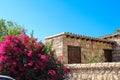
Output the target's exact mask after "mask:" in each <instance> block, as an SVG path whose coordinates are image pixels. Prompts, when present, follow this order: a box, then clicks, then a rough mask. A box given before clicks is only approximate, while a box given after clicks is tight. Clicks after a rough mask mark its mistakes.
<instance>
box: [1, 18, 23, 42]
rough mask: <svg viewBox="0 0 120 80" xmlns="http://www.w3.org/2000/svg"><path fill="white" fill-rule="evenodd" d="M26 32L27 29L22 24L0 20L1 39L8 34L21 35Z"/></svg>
mask: <svg viewBox="0 0 120 80" xmlns="http://www.w3.org/2000/svg"><path fill="white" fill-rule="evenodd" d="M20 34H25V30H24V28H23V27H21V26H20V25H18V24H16V23H15V22H12V21H6V20H5V19H1V20H0V40H3V39H4V36H6V35H20Z"/></svg>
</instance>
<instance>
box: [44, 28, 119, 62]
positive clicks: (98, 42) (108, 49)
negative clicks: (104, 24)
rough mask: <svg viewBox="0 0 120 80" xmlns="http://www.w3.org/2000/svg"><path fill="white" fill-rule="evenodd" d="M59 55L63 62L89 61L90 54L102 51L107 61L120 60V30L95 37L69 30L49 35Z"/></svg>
mask: <svg viewBox="0 0 120 80" xmlns="http://www.w3.org/2000/svg"><path fill="white" fill-rule="evenodd" d="M45 40H46V42H50V43H52V47H53V49H55V54H56V55H57V56H63V63H65V64H71V63H87V60H88V58H89V56H95V55H98V54H100V53H102V54H103V55H104V57H105V60H106V62H114V61H120V30H117V32H115V33H114V34H110V35H107V36H103V37H99V38H93V37H88V36H83V35H78V34H73V33H69V32H63V33H60V34H56V35H54V36H50V37H47V38H46V39H45Z"/></svg>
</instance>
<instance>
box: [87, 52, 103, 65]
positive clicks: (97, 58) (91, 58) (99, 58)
mask: <svg viewBox="0 0 120 80" xmlns="http://www.w3.org/2000/svg"><path fill="white" fill-rule="evenodd" d="M98 62H105V57H104V54H103V53H97V54H96V55H95V56H92V55H91V56H89V57H88V63H98Z"/></svg>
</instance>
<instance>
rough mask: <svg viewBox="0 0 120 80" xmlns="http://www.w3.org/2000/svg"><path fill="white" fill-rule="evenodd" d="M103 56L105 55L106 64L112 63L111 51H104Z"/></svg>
mask: <svg viewBox="0 0 120 80" xmlns="http://www.w3.org/2000/svg"><path fill="white" fill-rule="evenodd" d="M104 55H105V59H106V62H112V50H109V49H105V50H104Z"/></svg>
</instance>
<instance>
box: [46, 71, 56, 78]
mask: <svg viewBox="0 0 120 80" xmlns="http://www.w3.org/2000/svg"><path fill="white" fill-rule="evenodd" d="M48 73H49V74H50V75H51V76H53V77H57V76H58V75H57V73H56V72H55V70H49V71H48Z"/></svg>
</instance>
